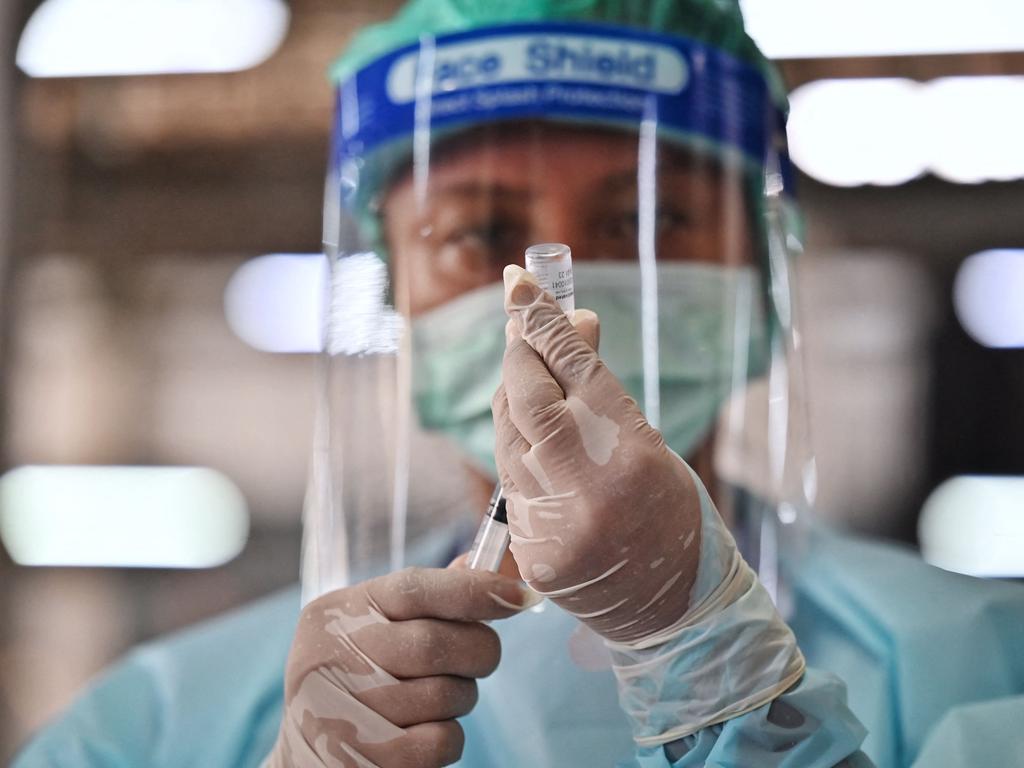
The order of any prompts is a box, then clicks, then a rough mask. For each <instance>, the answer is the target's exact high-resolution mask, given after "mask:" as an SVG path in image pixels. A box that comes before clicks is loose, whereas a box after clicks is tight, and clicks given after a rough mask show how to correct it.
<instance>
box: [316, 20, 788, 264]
mask: <svg viewBox="0 0 1024 768" xmlns="http://www.w3.org/2000/svg"><path fill="white" fill-rule="evenodd" d="M785 119H786V116H785V112H784V110H783V109H782V108H781V107H780V106H779V105H778V104H777V103H776V101H775V100H774V99H773V95H772V92H771V88H770V87H769V85H768V83H767V82H766V80H765V75H764V73H763V72H762V71H761V70H759V69H758V68H756V67H755V66H753V65H752V64H749V63H747V62H744V61H741V60H739V59H737V58H735V57H734V56H732V55H730V54H729V53H726V52H724V51H722V50H720V49H718V48H716V47H715V46H713V45H710V44H708V43H705V42H702V41H699V40H693V39H690V38H686V37H681V36H677V35H668V34H662V33H655V32H648V31H644V30H640V29H636V28H627V27H619V26H615V25H608V24H594V23H529V24H508V25H498V26H492V27H482V28H478V29H474V30H471V31H466V32H457V33H453V34H448V35H441V36H437V37H429V36H428V37H426V38H424V39H423V40H422V41H420V42H419V43H416V44H413V45H409V46H405V47H403V48H399V49H397V50H395V51H393V52H391V53H388V54H386V55H384V56H381V57H380V58H378V59H376V60H374V61H372V62H370V63H369V64H367V65H366V66H364V67H363V68H361V69H359V70H358V71H356V72H355V73H354V74H352V75H351V76H350V77H349V78H348V79H346V80H345V81H343V82H342V83H340V84H339V86H338V91H337V105H336V119H335V130H334V135H333V140H332V149H331V163H330V168H331V172H330V173H329V174H328V188H327V209H328V215H327V216H326V217H325V233H324V234H325V237H324V240H325V242H328V243H334V244H337V242H338V233H337V232H336V231H331V230H333V229H335V226H334V225H335V223H336V222H337V216H336V215H335V213H334V211H336V210H337V209H338V208H339V207H341V208H344V209H347V210H348V211H349V212H350V214H352V215H354V216H355V218H356V220H357V222H358V223H359V226H360V229H361V230H362V232H361V237H362V241H363V242H364V243H370V244H372V245H373V246H374V247H376V248H378V249H379V246H380V244H381V237H380V223H379V218H378V216H377V211H376V202H377V199H378V197H379V195H380V193H381V192H382V191H384V190H385V189H386V188H387V186H388V184H389V182H390V181H391V180H392V179H393V178H394V176H395V175H396V174H397V173H398V172H400V171H402V170H404V169H405V168H407V167H408V165H409V162H410V159H411V158H413V159H414V160H415V159H417V158H414V155H416V154H421V155H422V154H423V153H424V152H427V153H429V146H430V145H431V144H433V143H436V142H437V141H439V140H442V139H445V138H447V137H450V136H452V135H454V134H457V133H459V132H461V131H464V130H467V129H471V128H474V127H479V126H481V125H484V124H488V123H497V122H511V121H524V120H543V121H548V122H561V123H567V124H573V125H581V126H591V127H606V128H613V129H618V130H623V131H627V132H633V133H635V132H636V131H637V129H638V126H640V125H641V124H642V123H643V122H644V121H648V122H649V123H650V124H652V125H654V126H655V127H656V131H657V135H658V138H659V139H661V140H664V141H669V142H671V143H673V144H677V145H680V146H683V147H686V148H687V149H689V150H691V151H694V152H700V153H708V154H711V155H713V156H715V157H717V158H719V159H720V160H722V161H723V162H729V163H732V164H735V163H739V164H741V165H742V167H744V168H745V169H746V171H747V172H748V174H749V176H750V178H751V181H752V187H753V188H754V189H753V192H754V193H755V194H757V195H760V194H761V191H762V187H763V183H764V172H765V169H771V170H772V171H773V172H776V173H777V174H778V175H779V176H780V177H781V181H782V182H783V184H782V186H784V188H786V189H789V188H791V186H792V185H791V183H790V181H791V178H790V176H791V170H790V165H789V162H788V158H787V156H786V154H785ZM417 137H422V140H420V139H419V138H417ZM419 159H423V158H419ZM332 208H333V209H334V210H332Z"/></svg>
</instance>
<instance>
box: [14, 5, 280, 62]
mask: <svg viewBox="0 0 1024 768" xmlns="http://www.w3.org/2000/svg"><path fill="white" fill-rule="evenodd" d="M288 19H289V13H288V6H287V5H286V4H285V3H284V1H283V0H46V1H45V2H44V3H43V4H42V5H41V6H39V8H38V9H37V10H36V11H35V13H33V14H32V17H31V18H30V19H29V21H28V24H27V25H26V26H25V30H24V32H23V33H22V35H21V40H20V41H19V43H18V52H17V63H18V66H19V67H20V68H21V69H22V71H24V72H25V73H26V74H28V75H30V76H32V77H89V76H96V75H152V74H177V73H198V72H234V71H239V70H243V69H249V68H250V67H254V66H256V65H257V64H259V63H261V62H263V61H265V60H266V59H267V58H269V57H270V56H271V55H272V54H273V53H274V51H276V50H277V48H278V47H279V46H280V44H281V42H282V41H283V40H284V37H285V34H286V33H287V31H288Z"/></svg>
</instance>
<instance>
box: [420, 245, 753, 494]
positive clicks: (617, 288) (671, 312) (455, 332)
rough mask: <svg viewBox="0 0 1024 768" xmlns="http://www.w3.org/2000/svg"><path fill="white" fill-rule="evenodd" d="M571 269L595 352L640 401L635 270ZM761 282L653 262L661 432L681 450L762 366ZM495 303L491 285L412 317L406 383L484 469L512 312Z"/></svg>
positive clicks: (497, 291) (693, 443) (429, 419)
mask: <svg viewBox="0 0 1024 768" xmlns="http://www.w3.org/2000/svg"><path fill="white" fill-rule="evenodd" d="M573 276H574V279H575V287H576V304H577V306H578V307H586V308H588V309H592V310H593V311H594V312H596V313H597V315H598V317H599V318H600V320H601V357H602V359H604V361H605V362H606V363H607V365H608V367H609V368H610V369H611V370H612V372H613V373H615V375H616V376H618V378H619V380H620V381H622V383H623V386H624V387H625V388H626V391H628V392H629V393H630V395H632V396H633V397H634V398H636V400H637V402H638V403H639V404H640V405H641V407H643V406H644V405H645V403H644V359H643V331H642V320H641V316H642V315H641V310H642V306H643V301H642V298H641V296H642V291H641V277H640V269H639V267H638V266H636V265H635V264H619V263H610V262H605V263H593V262H591V263H587V262H577V263H576V264H574V265H573ZM759 285H760V283H759V281H758V277H757V273H756V271H755V270H754V269H753V268H749V267H741V268H734V267H721V266H716V265H709V264H697V263H664V264H660V265H658V269H657V289H656V294H657V301H658V312H657V318H658V335H657V340H658V343H657V358H658V360H657V369H658V379H657V380H658V384H659V386H658V394H659V400H660V402H659V412H660V420H659V424H658V427H659V429H660V430H661V432H662V434H663V435H664V437H665V440H666V442H667V443H668V444H669V446H670V447H671V448H672V449H673V450H675V451H676V453H678V454H679V455H681V456H684V457H685V456H688V455H689V454H690V453H691V452H692V451H693V450H694V449H695V448H696V447H697V446H698V445H699V444H700V441H701V440H702V439H703V438H704V437H705V436H706V435H707V434H708V432H709V431H710V430H711V428H712V427H713V426H714V423H715V420H716V418H717V416H718V412H719V410H720V408H721V406H722V404H723V403H724V402H725V400H726V399H727V398H728V397H729V395H730V393H731V392H732V391H733V390H734V389H736V388H737V387H741V386H743V385H744V384H745V383H746V382H747V381H749V380H750V379H752V378H755V377H756V376H758V375H760V374H761V373H763V372H764V370H765V368H766V361H767V357H768V355H767V340H766V336H765V322H764V311H763V308H762V307H763V303H762V296H761V292H760V290H759ZM503 302H504V288H503V286H502V284H501V283H494V284H492V285H487V286H484V287H482V288H478V289H476V290H473V291H470V292H469V293H466V294H463V295H462V296H459V297H458V298H456V299H454V300H452V301H450V302H448V303H447V304H445V305H443V306H441V307H439V308H437V309H434V310H432V311H430V312H428V313H426V314H424V315H421V316H419V317H418V318H416V319H415V320H414V321H413V323H412V334H413V348H414V353H413V354H414V362H413V390H414V396H415V402H416V409H417V412H418V414H419V417H420V422H421V424H422V425H423V427H424V428H425V429H431V430H439V431H442V432H444V433H446V434H448V435H449V436H450V437H452V438H453V439H454V440H455V442H456V443H457V444H458V445H459V446H460V447H461V449H462V450H463V451H464V452H465V453H466V454H467V455H468V456H469V457H471V458H472V459H473V460H474V462H475V463H477V464H478V465H479V466H480V467H481V468H483V469H486V470H488V471H489V472H490V473H491V474H492V475H493V474H495V468H494V424H493V422H492V420H491V398H492V396H493V395H494V392H495V390H496V389H497V388H498V385H499V384H500V383H501V359H502V355H503V354H504V350H505V322H506V320H507V319H508V318H507V316H506V315H505V312H504V309H503ZM646 410H648V411H649V410H650V409H646Z"/></svg>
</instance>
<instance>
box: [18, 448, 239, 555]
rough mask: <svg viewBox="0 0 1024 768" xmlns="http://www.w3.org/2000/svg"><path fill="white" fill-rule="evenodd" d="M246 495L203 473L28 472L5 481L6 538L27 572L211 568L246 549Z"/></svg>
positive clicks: (133, 469) (22, 470) (126, 470)
mask: <svg viewBox="0 0 1024 768" xmlns="http://www.w3.org/2000/svg"><path fill="white" fill-rule="evenodd" d="M248 531H249V513H248V510H247V508H246V504H245V500H244V499H243V498H242V494H241V492H240V491H239V490H238V488H237V487H235V485H234V484H233V483H232V482H231V481H230V480H228V479H227V478H226V477H224V476H223V475H222V474H220V473H218V472H215V471H213V470H211V469H205V468H201V467H86V466H27V467H20V468H18V469H14V470H11V471H10V472H8V473H7V474H6V475H4V476H3V477H0V538H2V540H3V543H4V546H5V547H6V548H7V551H8V553H10V555H11V558H12V559H13V560H14V561H15V562H16V563H20V564H22V565H50V566H69V565H70V566H109V567H146V568H209V567H212V566H216V565H220V564H222V563H225V562H227V561H228V560H230V559H232V558H233V557H235V556H236V555H237V554H238V553H239V552H241V551H242V548H243V547H244V546H245V541H246V538H247V536H248Z"/></svg>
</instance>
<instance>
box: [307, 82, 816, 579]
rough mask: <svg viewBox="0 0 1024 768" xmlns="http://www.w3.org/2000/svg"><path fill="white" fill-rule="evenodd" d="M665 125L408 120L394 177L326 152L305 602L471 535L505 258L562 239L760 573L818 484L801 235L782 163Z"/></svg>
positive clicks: (633, 382) (611, 337)
mask: <svg viewBox="0 0 1024 768" xmlns="http://www.w3.org/2000/svg"><path fill="white" fill-rule="evenodd" d="M424 98H427V99H436V98H437V96H436V95H432V94H428V95H427V96H425V97H424ZM344 106H345V105H344V100H343V101H342V104H341V108H342V109H344ZM429 107H430V105H429V104H427V105H424V106H421V107H419V108H418V109H417V113H418V114H420V115H421V117H422V114H423V113H424V110H426V112H427V113H429V111H430V109H429ZM761 118H763V119H767V118H765V116H764V115H762V116H761ZM670 133H671V132H666V131H663V130H661V126H660V125H659V120H658V117H657V110H647V113H646V114H645V115H642V116H638V118H637V120H636V122H635V124H634V125H631V126H630V125H618V126H610V125H595V124H586V123H585V122H583V121H571V120H566V119H563V118H559V119H549V118H545V117H530V118H526V119H522V118H520V119H514V120H495V121H493V122H490V123H486V124H480V125H475V126H470V127H465V128H463V129H460V130H455V131H453V130H446V131H441V130H433V129H432V128H431V123H430V122H429V121H422V120H421V121H420V122H419V123H417V124H414V125H410V126H409V136H410V141H409V144H408V153H407V155H406V156H405V157H404V159H401V160H399V161H394V159H392V160H391V161H390V162H391V167H390V168H389V170H388V171H387V172H386V173H385V172H381V171H379V170H378V171H375V172H374V173H373V174H371V173H370V170H371V169H370V168H369V164H371V163H372V158H368V159H367V161H366V163H367V164H366V165H359V164H358V163H356V164H355V166H354V167H353V166H352V163H351V160H348V161H341V160H339V162H338V163H337V164H336V165H335V166H334V167H332V169H331V170H330V172H329V174H328V195H327V198H328V211H327V215H326V216H325V221H326V222H327V227H326V231H325V242H326V245H327V247H326V251H327V255H328V258H329V259H330V262H331V272H332V281H331V283H332V287H331V290H332V297H331V306H332V311H331V316H330V318H329V322H328V332H327V351H326V352H325V355H324V358H323V361H322V366H321V379H320V383H321V389H320V393H321V403H320V413H319V417H318V430H319V432H318V435H319V436H318V443H317V446H316V450H315V453H314V461H313V465H312V474H311V483H310V494H309V498H308V501H307V511H306V513H307V516H306V522H307V530H306V537H307V538H306V546H305V558H304V574H303V580H304V592H305V598H306V599H310V598H312V597H315V596H316V595H318V594H320V593H322V592H323V591H326V590H328V589H331V588H335V587H338V586H341V585H343V584H345V583H348V582H349V581H351V580H353V579H355V578H360V577H362V576H365V575H368V574H370V573H373V572H377V571H380V570H387V569H389V568H397V567H401V566H403V565H405V564H409V563H413V562H424V561H425V560H429V559H431V558H433V559H434V561H435V562H434V563H433V564H437V562H436V561H437V559H438V558H440V559H442V560H443V559H444V558H446V557H448V556H453V555H455V554H457V552H458V551H459V550H460V548H461V549H462V550H463V551H464V550H465V549H466V548H467V547H468V543H469V541H468V538H469V537H471V536H472V532H473V530H474V529H475V527H476V525H477V524H478V523H479V520H480V516H481V514H482V513H483V511H484V509H485V508H486V505H487V501H488V498H489V497H490V495H491V491H492V489H493V487H494V483H495V479H496V471H495V466H494V427H493V423H492V421H491V398H492V396H493V394H494V392H495V390H496V389H497V387H498V385H499V383H500V381H501V365H502V356H503V353H504V347H505V330H504V329H505V323H506V320H507V317H506V315H505V312H504V308H503V288H502V284H501V275H502V270H503V269H504V267H505V266H506V265H507V264H519V265H521V266H522V265H523V263H524V261H523V258H524V257H523V255H524V251H525V250H526V249H527V248H528V247H529V246H530V245H532V244H535V243H543V242H561V243H566V244H568V245H569V246H570V247H571V249H572V255H573V273H574V279H575V302H576V306H577V307H578V308H587V309H591V310H593V311H594V312H596V313H597V315H598V317H599V319H600V322H601V339H600V347H599V352H600V355H601V357H602V358H603V359H604V361H605V362H606V363H607V365H608V366H609V367H610V369H611V370H612V371H613V372H614V373H615V374H616V375H617V376H618V377H619V379H620V380H621V381H622V383H623V385H624V387H625V388H626V390H627V391H628V392H629V394H630V395H631V396H632V397H633V398H635V399H636V400H637V402H638V403H639V404H640V406H641V408H642V409H643V411H644V413H645V415H646V417H647V419H648V420H649V421H650V422H651V423H652V424H653V425H654V426H656V427H657V428H658V429H659V430H661V432H662V434H663V435H664V437H665V439H666V441H667V443H668V444H669V445H670V446H671V447H672V448H673V449H674V450H675V451H676V452H677V453H678V454H679V455H680V456H681V457H683V458H684V459H685V460H686V461H687V462H688V463H690V465H691V466H692V467H693V468H694V469H695V470H696V471H697V473H698V474H699V475H700V476H701V478H702V479H703V480H704V482H705V484H706V485H707V487H708V489H709V491H710V492H711V494H712V497H713V498H714V499H715V501H716V504H717V505H718V507H719V510H720V512H721V513H722V514H723V516H724V517H725V518H726V520H727V521H729V522H730V524H731V525H732V527H733V531H734V534H735V535H736V537H737V539H738V540H739V541H740V543H741V546H742V547H743V549H744V551H745V554H746V556H747V558H748V560H750V561H751V562H752V564H754V565H755V566H758V567H759V568H760V570H761V572H762V577H763V578H765V579H766V580H768V581H769V582H770V581H771V580H772V579H773V578H774V576H773V572H774V570H775V567H776V561H777V546H776V545H777V538H778V535H777V531H776V528H777V527H778V526H779V525H784V524H785V523H788V522H791V521H792V520H795V518H796V516H797V513H798V511H799V510H801V509H802V508H803V507H804V506H805V498H806V490H807V486H808V484H809V483H811V484H812V483H813V478H812V476H811V474H810V471H811V468H812V465H811V464H810V463H809V459H810V457H809V456H808V455H807V453H806V450H805V448H806V441H805V440H804V434H803V430H804V426H803V423H802V420H801V417H802V413H803V404H802V403H801V402H800V396H799V386H798V382H799V377H800V373H799V370H800V366H799V355H798V351H797V349H796V345H795V341H794V340H795V338H796V337H795V336H794V334H793V318H792V301H791V296H790V293H789V290H790V285H791V281H790V280H789V270H790V256H791V254H792V253H793V252H794V250H796V249H797V248H798V243H797V241H796V238H795V236H794V234H793V233H792V232H787V231H785V228H784V227H783V222H784V220H785V219H786V217H785V216H784V215H783V208H784V203H783V198H782V197H781V192H782V189H781V182H780V180H779V177H778V175H777V174H772V173H768V174H767V175H766V173H765V171H764V168H763V165H759V164H755V163H752V162H751V160H750V158H749V157H746V156H744V155H743V154H742V153H741V152H738V151H731V150H730V149H729V148H728V147H726V148H721V147H719V148H715V147H713V146H711V145H710V144H709V143H708V142H703V141H698V140H692V141H691V140H686V139H682V138H678V137H676V138H673V137H672V136H671V135H670ZM774 151H775V150H774V149H773V148H772V147H771V146H766V147H765V153H764V154H765V157H770V156H771V155H772V153H773V152H774ZM396 152H397V150H396ZM345 155H346V153H345V152H343V151H340V152H337V153H336V156H337V157H344V156H345ZM346 163H348V165H346ZM371 177H373V178H374V181H373V188H372V189H360V188H359V185H360V183H361V182H362V183H368V182H367V181H366V180H367V179H369V178H371ZM766 178H767V179H768V180H769V182H770V183H769V184H768V185H766ZM346 200H347V201H349V202H347V203H346V202H345V201H346ZM353 200H355V201H358V202H357V203H352V202H351V201H353ZM625 514H628V511H627V512H625Z"/></svg>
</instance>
